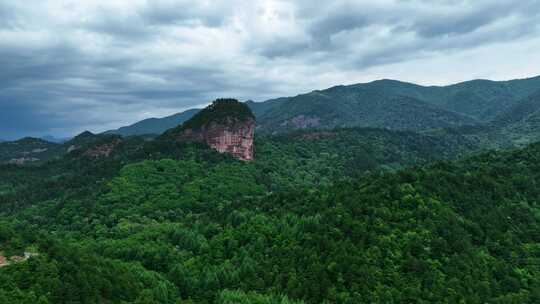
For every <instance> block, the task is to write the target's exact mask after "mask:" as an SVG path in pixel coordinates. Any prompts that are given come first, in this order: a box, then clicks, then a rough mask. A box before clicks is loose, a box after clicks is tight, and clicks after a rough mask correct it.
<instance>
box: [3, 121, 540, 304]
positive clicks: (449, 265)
mask: <svg viewBox="0 0 540 304" xmlns="http://www.w3.org/2000/svg"><path fill="white" fill-rule="evenodd" d="M396 134H397V133H393V132H390V131H381V130H341V131H335V132H329V133H320V132H319V133H315V134H314V133H298V134H291V135H288V136H287V137H284V138H283V137H281V138H274V137H272V138H258V139H257V141H258V142H257V143H256V145H257V146H256V160H255V161H254V162H250V163H246V162H240V161H236V160H234V159H232V158H230V157H228V156H226V155H221V154H218V153H217V152H215V151H212V150H210V149H207V148H206V147H204V146H203V145H198V144H182V143H173V142H168V141H160V140H156V141H152V142H149V143H146V144H144V145H143V146H141V145H139V144H135V143H131V142H129V141H127V142H125V143H124V144H123V146H122V148H121V150H120V151H118V152H117V153H116V154H114V155H113V156H111V157H109V158H89V157H85V156H84V155H83V154H74V155H70V156H68V157H66V158H64V159H62V160H55V161H52V162H49V163H46V164H44V165H42V166H31V167H18V166H2V167H1V168H0V217H1V219H2V221H1V222H0V248H1V249H0V251H2V254H3V255H5V256H6V257H11V256H23V255H24V253H25V252H35V253H37V255H34V256H32V257H30V258H29V259H28V260H26V261H22V262H18V263H15V262H14V263H12V264H10V265H9V266H5V267H2V268H0V303H219V304H232V303H265V304H266V303H268V304H274V303H280V304H288V303H479V304H480V303H539V302H540V233H538V232H539V231H540V206H539V201H538V199H539V198H540V187H538V185H539V183H540V145H533V146H530V147H528V148H526V149H522V150H516V151H508V152H489V153H485V154H481V155H477V156H474V157H470V158H467V159H465V160H461V161H453V162H446V161H445V162H439V163H434V164H431V165H428V166H425V167H420V166H417V167H412V168H403V167H404V166H408V165H420V164H423V163H425V162H427V161H434V160H436V159H444V158H450V157H451V155H446V156H445V155H440V154H438V153H437V151H441V153H442V151H448V147H446V148H443V144H444V143H441V142H436V141H432V140H430V139H429V138H427V137H423V136H419V135H415V134H412V133H399V136H397V135H396ZM292 138H294V139H295V140H290V139H292ZM446 144H448V143H446ZM455 152H456V153H455V154H459V153H461V152H463V151H462V150H455ZM449 154H450V153H449Z"/></svg>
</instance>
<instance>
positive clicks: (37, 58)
mask: <svg viewBox="0 0 540 304" xmlns="http://www.w3.org/2000/svg"><path fill="white" fill-rule="evenodd" d="M539 12H540V2H539V1H536V0H528V1H519V2H515V1H451V0H449V1H419V0H416V1H415V0H402V1H389V0H384V1H377V2H374V1H328V2H313V1H311V0H309V1H308V0H298V1H288V0H262V1H257V2H245V1H240V0H229V1H227V0H215V1H187V0H154V1H146V0H133V1H127V0H126V1H122V0H117V1H93V0H86V1H84V0H83V1H70V0H68V1H66V0H62V1H60V0H48V1H37V0H29V1H24V2H23V1H20V2H8V1H2V2H0V67H1V73H0V138H14V137H20V136H23V135H44V134H53V135H57V136H66V135H73V134H74V133H76V132H79V131H82V130H84V129H91V130H93V131H103V130H105V129H108V128H112V127H119V126H121V125H124V124H126V123H131V122H134V121H136V120H138V119H142V118H145V117H147V116H160V115H163V116H164V115H168V114H172V113H173V112H174V111H178V110H182V109H185V108H189V107H192V106H195V105H197V106H198V105H201V104H205V103H207V102H209V101H210V100H212V99H214V98H216V97H220V96H230V97H237V98H240V99H258V100H261V99H264V98H269V97H277V96H280V95H288V94H295V93H300V92H302V90H304V89H307V88H309V89H318V88H322V87H324V86H327V85H328V86H329V85H333V84H338V83H340V82H350V79H349V78H348V77H350V75H362V74H364V73H365V71H366V69H368V68H371V67H382V68H384V67H385V66H387V65H389V64H397V63H403V64H406V63H407V62H411V61H413V60H418V59H419V58H436V57H437V56H438V55H439V54H445V56H447V55H448V54H454V53H460V52H464V51H467V50H472V49H475V48H479V47H483V46H489V45H495V44H509V45H510V44H511V43H513V41H518V42H526V41H532V40H534V39H535V37H538V33H539V25H538V22H537V20H538V18H539V17H540V15H539ZM501 56H503V57H504V56H505V55H504V54H502V55H501Z"/></svg>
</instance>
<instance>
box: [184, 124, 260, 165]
mask: <svg viewBox="0 0 540 304" xmlns="http://www.w3.org/2000/svg"><path fill="white" fill-rule="evenodd" d="M254 133H255V120H253V119H250V120H248V121H243V122H239V121H236V122H234V121H230V122H229V123H227V124H218V123H214V122H212V123H210V124H208V125H206V126H204V127H202V128H201V129H200V130H193V129H185V130H184V132H183V133H181V134H180V135H179V136H178V137H177V139H178V140H193V141H203V142H205V143H206V144H208V145H209V146H210V147H212V148H213V149H215V150H217V151H218V152H220V153H229V154H231V155H232V156H234V157H236V158H238V159H241V160H246V161H249V160H253V138H254Z"/></svg>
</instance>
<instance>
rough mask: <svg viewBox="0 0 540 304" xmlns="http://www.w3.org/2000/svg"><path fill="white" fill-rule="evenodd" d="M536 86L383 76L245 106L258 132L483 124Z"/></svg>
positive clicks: (148, 129) (539, 81)
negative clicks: (426, 82) (418, 82)
mask: <svg viewBox="0 0 540 304" xmlns="http://www.w3.org/2000/svg"><path fill="white" fill-rule="evenodd" d="M538 88H540V76H538V77H533V78H528V79H518V80H510V81H490V80H472V81H467V82H462V83H458V84H454V85H449V86H420V85H416V84H412V83H406V82H401V81H396V80H388V79H384V80H377V81H373V82H369V83H361V84H354V85H348V86H336V87H332V88H329V89H326V90H317V91H313V92H311V93H307V94H301V95H298V96H294V97H282V98H277V99H271V100H267V101H264V102H253V101H251V100H250V101H247V102H246V104H247V105H248V106H249V107H250V108H251V110H252V112H253V114H254V115H255V117H256V118H257V123H258V126H257V130H258V131H259V132H262V133H272V132H283V131H291V130H296V129H306V128H307V129H309V128H316V129H317V128H326V129H329V128H335V127H368V128H371V127H376V128H385V129H393V130H413V131H424V130H428V129H433V128H453V127H459V126H464V125H465V126H469V125H481V124H486V123H489V122H490V121H492V120H494V119H496V118H497V117H498V116H501V115H503V114H504V113H505V112H506V111H509V110H511V109H512V108H513V107H515V106H517V105H518V104H519V103H520V102H521V101H522V100H523V99H525V98H527V97H528V96H529V95H531V94H533V93H534V92H535V91H537V90H538ZM197 111H199V110H198V109H194V110H189V111H186V112H182V113H178V114H175V115H173V116H170V117H166V118H162V119H156V118H153V119H149V120H144V121H142V122H139V123H136V124H134V125H132V126H130V127H124V128H120V129H119V130H115V131H109V133H116V134H122V135H143V134H161V133H163V132H164V131H165V130H166V129H168V128H172V127H174V126H176V125H178V124H180V123H182V122H184V121H186V120H187V119H189V118H191V117H192V116H193V115H194V114H195V113H196V112H197Z"/></svg>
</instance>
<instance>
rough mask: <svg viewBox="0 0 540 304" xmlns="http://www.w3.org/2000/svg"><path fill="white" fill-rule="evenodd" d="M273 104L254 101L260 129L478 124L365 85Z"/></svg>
mask: <svg viewBox="0 0 540 304" xmlns="http://www.w3.org/2000/svg"><path fill="white" fill-rule="evenodd" d="M270 103H272V104H273V105H272V107H269V108H268V109H266V110H265V111H258V110H257V107H258V105H257V104H251V106H252V107H255V110H254V112H255V113H260V114H259V116H258V117H257V121H258V129H260V130H261V132H276V131H277V132H280V131H289V130H294V129H306V128H319V129H332V128H336V127H369V128H385V129H391V130H412V131H420V130H427V129H434V128H446V127H452V126H461V125H473V124H477V123H478V121H476V120H475V119H473V118H471V117H468V116H465V115H462V114H459V113H455V112H451V111H448V110H445V109H442V108H439V107H437V106H435V105H432V104H430V103H427V102H424V101H422V100H420V99H417V98H414V97H409V96H404V95H398V94H393V93H392V92H388V91H386V90H384V89H380V88H378V87H371V86H364V85H355V86H337V87H333V88H330V89H327V90H323V91H314V92H311V93H308V94H302V95H298V96H295V97H291V98H286V99H279V100H272V101H270ZM263 105H264V103H263Z"/></svg>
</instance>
